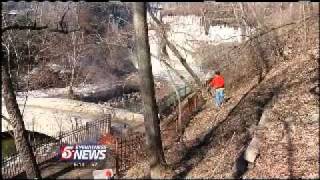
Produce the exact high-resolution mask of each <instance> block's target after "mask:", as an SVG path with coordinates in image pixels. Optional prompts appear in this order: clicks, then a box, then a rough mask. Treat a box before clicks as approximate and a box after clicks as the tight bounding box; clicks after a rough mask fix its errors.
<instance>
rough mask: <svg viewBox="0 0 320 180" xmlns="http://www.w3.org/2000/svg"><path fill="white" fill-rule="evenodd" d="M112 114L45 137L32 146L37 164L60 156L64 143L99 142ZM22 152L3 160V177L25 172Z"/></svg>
mask: <svg viewBox="0 0 320 180" xmlns="http://www.w3.org/2000/svg"><path fill="white" fill-rule="evenodd" d="M109 119H111V115H110V114H107V115H106V116H105V117H104V118H103V119H101V120H96V121H93V122H87V123H86V124H85V125H84V126H81V127H79V128H77V129H75V130H71V131H67V132H62V133H59V134H58V135H57V136H54V137H53V138H50V139H43V140H42V141H41V142H37V144H35V145H33V146H32V149H33V152H34V155H35V157H36V161H37V164H39V165H41V164H43V163H45V162H47V161H49V160H52V159H54V158H57V157H58V153H59V147H60V146H61V145H64V144H79V143H88V142H97V141H98V139H99V137H100V136H101V135H102V134H104V133H105V132H106V130H107V124H108V121H109ZM23 163H25V162H23V159H22V157H21V154H14V155H12V156H10V157H8V158H6V159H3V160H2V169H1V170H2V178H4V179H5V178H13V177H15V176H17V175H19V174H21V173H23V172H24V168H23Z"/></svg>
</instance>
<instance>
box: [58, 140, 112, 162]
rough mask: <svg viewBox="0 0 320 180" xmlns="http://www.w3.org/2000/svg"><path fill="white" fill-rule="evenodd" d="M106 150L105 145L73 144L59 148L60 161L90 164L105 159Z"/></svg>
mask: <svg viewBox="0 0 320 180" xmlns="http://www.w3.org/2000/svg"><path fill="white" fill-rule="evenodd" d="M107 151H108V148H107V146H105V145H92V144H75V145H63V146H61V147H60V152H59V159H60V161H71V162H92V161H101V160H104V159H106V157H107Z"/></svg>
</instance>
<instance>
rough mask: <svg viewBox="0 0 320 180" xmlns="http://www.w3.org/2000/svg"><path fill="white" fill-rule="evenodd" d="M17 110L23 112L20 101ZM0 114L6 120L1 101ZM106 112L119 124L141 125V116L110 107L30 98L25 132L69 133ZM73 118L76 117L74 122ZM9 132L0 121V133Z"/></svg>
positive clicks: (3, 121) (5, 125)
mask: <svg viewBox="0 0 320 180" xmlns="http://www.w3.org/2000/svg"><path fill="white" fill-rule="evenodd" d="M17 101H18V104H19V107H20V110H21V111H23V109H24V108H23V106H24V102H25V101H24V99H22V98H19V99H17ZM2 107H3V108H2V112H1V113H2V114H3V115H4V116H6V117H8V114H7V111H6V108H5V105H4V101H2ZM107 113H110V114H112V115H113V116H114V117H115V118H113V119H120V121H122V122H125V123H128V124H129V125H132V126H138V125H139V124H143V115H142V114H137V113H132V112H129V111H127V110H124V109H117V108H111V107H109V106H106V105H100V104H95V103H87V102H82V101H76V100H70V99H62V98H34V97H30V98H28V100H27V103H26V107H25V109H24V114H23V119H24V122H25V127H26V129H27V130H32V131H37V132H40V133H44V134H47V135H51V136H53V135H56V134H57V133H58V132H59V131H60V130H61V131H67V130H71V129H72V128H74V127H75V126H76V124H78V125H84V124H85V123H86V122H89V121H93V120H96V119H99V118H101V117H102V116H103V115H104V114H107ZM75 117H76V118H78V121H77V123H76V122H75V120H74V119H75ZM8 129H11V127H10V126H8V124H7V122H6V121H5V120H3V119H2V128H1V131H2V132H3V131H7V130H8Z"/></svg>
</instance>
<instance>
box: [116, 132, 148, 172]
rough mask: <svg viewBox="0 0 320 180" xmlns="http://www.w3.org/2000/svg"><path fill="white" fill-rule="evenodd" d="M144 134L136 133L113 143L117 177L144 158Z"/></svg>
mask: <svg viewBox="0 0 320 180" xmlns="http://www.w3.org/2000/svg"><path fill="white" fill-rule="evenodd" d="M145 148H146V146H145V134H144V133H141V132H136V133H133V134H129V135H127V136H126V137H120V138H117V139H116V141H115V150H114V155H115V160H116V164H115V168H116V174H117V176H118V177H121V176H123V175H124V173H125V172H126V171H127V170H128V169H129V168H131V167H132V166H133V165H135V164H136V163H137V162H138V161H139V160H141V158H143V157H146V152H147V151H146V149H145Z"/></svg>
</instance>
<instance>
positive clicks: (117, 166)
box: [115, 138, 120, 177]
mask: <svg viewBox="0 0 320 180" xmlns="http://www.w3.org/2000/svg"><path fill="white" fill-rule="evenodd" d="M115 151H116V152H115V155H116V158H115V159H116V174H117V176H118V177H119V176H120V175H119V155H118V138H116V150H115Z"/></svg>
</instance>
